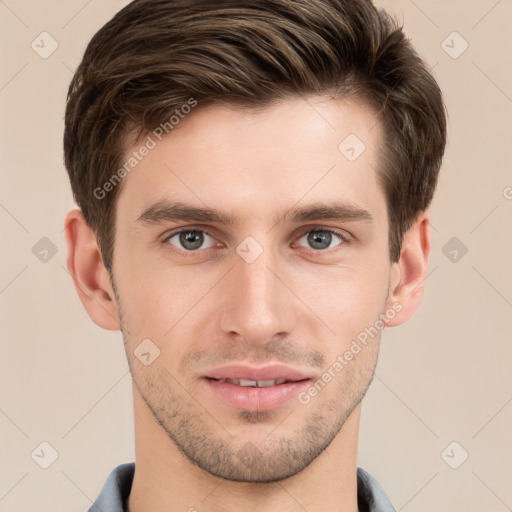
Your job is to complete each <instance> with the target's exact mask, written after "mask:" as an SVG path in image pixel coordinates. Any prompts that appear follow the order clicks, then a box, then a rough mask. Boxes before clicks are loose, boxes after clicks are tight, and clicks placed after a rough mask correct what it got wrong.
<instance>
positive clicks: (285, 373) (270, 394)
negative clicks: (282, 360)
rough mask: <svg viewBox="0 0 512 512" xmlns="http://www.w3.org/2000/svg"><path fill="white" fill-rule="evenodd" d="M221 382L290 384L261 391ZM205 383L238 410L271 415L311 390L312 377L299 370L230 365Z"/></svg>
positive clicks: (216, 394)
mask: <svg viewBox="0 0 512 512" xmlns="http://www.w3.org/2000/svg"><path fill="white" fill-rule="evenodd" d="M219 379H246V380H276V379H286V380H287V381H288V382H284V383H283V384H277V385H274V386H268V387H261V388H260V387H252V386H247V387H242V386H237V385H236V384H231V383H230V382H225V381H220V380H219ZM203 381H204V383H205V384H206V387H207V388H208V389H209V390H210V392H211V393H212V394H213V395H214V396H215V397H216V398H217V399H219V400H221V401H222V402H224V403H226V404H227V405H229V406H231V407H233V408H235V409H240V410H245V411H270V410H273V409H276V408H278V407H280V406H282V405H284V404H285V403H286V402H288V401H289V400H291V399H292V398H294V397H295V396H296V395H297V394H298V393H300V391H302V390H303V389H305V388H306V387H308V386H309V385H310V383H311V377H310V376H308V375H306V374H305V373H303V372H301V371H299V370H295V369H293V368H290V367H288V366H284V365H280V364H272V365H267V366H264V367H260V368H256V367H250V366H244V365H229V366H224V367H222V368H217V369H215V370H212V371H210V372H208V374H207V375H206V376H204V378H203Z"/></svg>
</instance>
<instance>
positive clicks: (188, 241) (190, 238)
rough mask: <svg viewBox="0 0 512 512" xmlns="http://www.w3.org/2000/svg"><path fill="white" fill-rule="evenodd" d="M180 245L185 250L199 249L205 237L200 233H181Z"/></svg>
mask: <svg viewBox="0 0 512 512" xmlns="http://www.w3.org/2000/svg"><path fill="white" fill-rule="evenodd" d="M180 243H181V244H182V245H183V247H185V249H190V250H192V249H198V248H199V247H201V245H202V244H203V235H202V233H200V232H199V231H184V232H183V233H180Z"/></svg>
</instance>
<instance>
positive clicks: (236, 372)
mask: <svg viewBox="0 0 512 512" xmlns="http://www.w3.org/2000/svg"><path fill="white" fill-rule="evenodd" d="M205 377H208V378H210V379H247V380H275V379H286V380H288V381H299V380H304V379H309V378H311V375H306V374H305V373H303V372H301V371H299V370H296V369H294V368H290V367H289V366H285V365H282V364H269V365H266V366H261V367H259V368H258V367H254V366H247V365H243V364H231V365H228V366H223V367H221V368H216V369H215V370H211V371H209V372H208V373H207V374H206V375H205Z"/></svg>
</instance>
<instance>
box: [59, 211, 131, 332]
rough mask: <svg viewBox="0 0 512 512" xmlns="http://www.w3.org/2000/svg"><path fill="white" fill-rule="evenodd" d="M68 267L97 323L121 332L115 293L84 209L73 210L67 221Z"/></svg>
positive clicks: (67, 216) (88, 311) (89, 312)
mask: <svg viewBox="0 0 512 512" xmlns="http://www.w3.org/2000/svg"><path fill="white" fill-rule="evenodd" d="M64 227H65V231H66V246H67V249H68V259H67V266H68V270H69V273H70V274H71V277H72V278H73V282H74V283H75V288H76V291H77V293H78V296H79V297H80V300H81V301H82V304H83V305H84V307H85V309H86V311H87V313H88V314H89V316H90V317H91V319H92V320H93V322H94V323H96V324H97V325H99V326H100V327H103V328H104V329H109V330H112V331H117V330H120V329H121V323H120V321H119V317H118V313H117V303H116V301H115V295H114V290H113V289H112V285H111V282H110V276H109V274H108V271H107V269H106V268H105V265H104V264H103V257H102V255H101V251H100V248H99V246H98V243H97V240H96V236H95V234H94V232H93V230H92V229H91V228H90V226H89V225H88V224H87V222H86V221H85V219H84V217H83V215H82V212H81V211H80V210H72V211H70V212H69V213H68V214H67V215H66V220H65V226H64Z"/></svg>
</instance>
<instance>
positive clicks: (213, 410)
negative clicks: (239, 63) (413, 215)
mask: <svg viewBox="0 0 512 512" xmlns="http://www.w3.org/2000/svg"><path fill="white" fill-rule="evenodd" d="M354 135H355V136H356V137H357V139H356V138H355V137H354ZM150 136H151V134H150ZM349 136H350V138H349V139H347V140H346V141H345V139H346V138H347V137H349ZM381 136H382V134H381V132H380V126H379V125H378V124H377V122H376V119H375V115H374V114H373V113H372V111H370V110H369V109H366V108H365V107H364V106H362V105H361V104H358V103H355V102H350V101H348V100H329V99H326V98H321V97H313V98H308V101H305V100H304V99H302V98H297V99H294V100H290V101H286V102H281V103H278V104H276V105H274V106H272V107H270V108H267V109H266V110H264V111H263V112H259V113H257V114H255V113H248V112H245V113H241V112H240V111H238V112H237V111H235V110H232V109H229V108H227V107H221V106H213V107H208V108H205V109H203V110H199V107H198V109H197V111H196V112H193V113H192V114H190V116H189V117H187V118H185V119H183V120H182V121H181V122H180V125H179V126H178V127H177V129H175V130H174V131H173V132H172V133H171V134H170V135H169V136H168V137H166V138H164V139H163V140H162V141H160V140H158V138H156V137H154V136H153V139H154V141H155V142H156V146H155V147H153V148H152V149H151V150H150V151H149V152H148V154H147V156H145V157H144V158H143V159H142V160H141V161H140V163H138V165H137V166H136V167H135V168H134V169H133V170H132V171H131V172H130V173H129V175H127V176H126V177H125V178H124V180H123V184H122V190H121V192H120V195H119V198H118V203H117V210H116V212H117V219H116V238H115V248H114V260H113V281H114V284H115V291H116V299H117V304H118V312H119V315H120V318H121V323H122V330H123V335H124V342H125V347H126V354H127V357H128V361H129V365H130V369H131V373H132V376H133V380H134V384H135V386H136V388H137V390H138V393H140V396H141V397H142V399H143V400H144V401H145V403H146V404H147V407H148V410H150V411H151V413H152V415H153V416H154V419H155V420H156V421H157V422H158V423H159V424H160V426H161V427H162V428H163V429H164V430H165V432H166V433H167V435H168V436H169V438H170V439H171V440H172V442H174V443H175V444H176V446H177V447H178V448H179V449H180V450H181V452H182V453H183V454H185V455H186V456H187V457H188V458H189V459H190V461H192V462H193V463H194V464H196V465H197V466H199V467H201V468H203V469H204V470H206V471H208V472H210V473H212V474H215V475H217V476H220V477H223V478H226V479H229V480H237V481H253V482H256V481H259V482H264V481H272V480H277V479H281V478H286V477H289V476H291V475H294V474H296V473H298V472H299V471H301V470H303V469H304V468H306V467H307V466H308V465H309V464H310V463H311V462H312V461H313V460H314V459H315V458H316V457H317V456H318V455H319V454H320V453H321V452H322V451H323V450H324V449H325V448H326V447H328V446H329V444H330V443H331V441H332V440H333V439H334V438H335V436H336V435H337V434H338V432H339V431H340V429H341V428H342V427H343V425H344V423H345V421H346V420H347V418H348V417H349V415H350V414H351V412H352V411H353V410H354V408H355V407H356V406H357V405H358V404H359V402H360V400H361V399H362V397H363V395H364V394H365V392H366V390H367V388H368V386H369V384H370V381H371V379H372V376H373V372H374V368H375V364H376V361H377V354H378V345H379V338H380V332H379V333H378V334H376V335H374V336H373V337H368V339H367V343H366V344H364V345H363V344H362V343H361V341H358V340H361V333H363V332H365V329H366V332H368V329H369V328H372V327H373V328H374V329H375V325H376V322H377V325H378V326H380V324H379V323H378V320H379V318H380V319H381V320H382V318H383V316H385V315H386V314H387V310H388V309H389V308H391V304H390V302H389V299H388V290H389V286H390V275H391V274H390V269H391V267H392V265H391V263H390V260H389V247H388V224H387V222H388V219H387V211H386V198H385V195H384V191H383V189H382V187H381V185H380V183H379V181H378V178H377V174H376V169H377V168H378V166H379V154H380V152H381V150H380V146H379V145H380V143H381ZM344 141H345V142H344ZM340 143H341V145H340ZM142 144H144V142H143V143H142ZM362 144H364V151H363V152H362V153H361V150H362V149H363V146H362ZM150 145H151V146H152V145H153V144H152V143H150ZM139 146H140V144H139ZM351 148H353V150H352V149H351ZM137 149H138V146H134V147H133V148H131V150H130V151H129V152H128V153H130V154H131V152H132V151H136V150H137ZM359 153H361V154H360V155H359V156H358V154H359ZM354 157H357V158H354ZM381 323H382V322H381ZM372 332H374V331H372ZM358 336H359V338H358ZM144 340H145V341H144ZM148 340H149V341H148ZM354 342H356V344H357V345H358V346H359V351H357V352H356V349H355V348H354ZM141 343H142V345H141ZM351 347H352V348H351ZM347 351H349V352H350V351H351V352H352V355H353V357H352V358H349V357H348V356H346V353H347ZM141 353H143V354H144V355H143V356H142V357H141ZM136 354H138V355H139V357H140V359H139V358H138V357H137V356H136ZM344 354H345V355H344ZM141 361H144V362H141ZM336 362H338V364H336ZM340 366H341V369H340ZM326 374H329V375H330V378H329V377H328V376H327V377H326V376H325V375H326ZM283 381H285V382H283ZM315 390H316V391H315Z"/></svg>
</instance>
